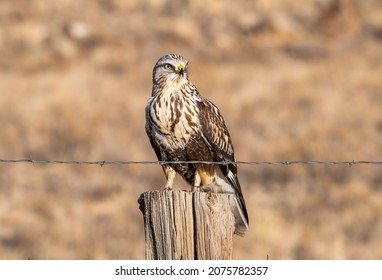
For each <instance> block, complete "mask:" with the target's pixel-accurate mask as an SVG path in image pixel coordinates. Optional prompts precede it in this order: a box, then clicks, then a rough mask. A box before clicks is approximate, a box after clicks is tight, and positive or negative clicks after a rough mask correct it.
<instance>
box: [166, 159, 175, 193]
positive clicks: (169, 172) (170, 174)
mask: <svg viewBox="0 0 382 280" xmlns="http://www.w3.org/2000/svg"><path fill="white" fill-rule="evenodd" d="M163 171H164V174H165V176H166V179H167V183H166V185H165V186H164V189H165V190H166V191H171V190H172V185H173V184H174V179H175V175H176V172H175V170H174V169H172V167H171V166H169V165H164V166H163Z"/></svg>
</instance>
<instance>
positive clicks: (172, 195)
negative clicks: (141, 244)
mask: <svg viewBox="0 0 382 280" xmlns="http://www.w3.org/2000/svg"><path fill="white" fill-rule="evenodd" d="M138 202H139V204H140V209H141V211H142V214H143V219H144V230H145V241H146V245H145V256H146V259H155V260H169V259H171V260H193V259H197V260H207V259H232V243H233V232H234V229H235V221H234V217H233V214H232V212H231V210H230V204H229V195H228V194H216V193H205V192H187V191H150V192H145V193H143V194H141V196H140V198H139V200H138Z"/></svg>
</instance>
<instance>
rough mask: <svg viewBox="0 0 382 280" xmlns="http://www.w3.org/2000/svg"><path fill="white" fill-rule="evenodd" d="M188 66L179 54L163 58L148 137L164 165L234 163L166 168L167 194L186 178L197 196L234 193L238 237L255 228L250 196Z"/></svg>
mask: <svg viewBox="0 0 382 280" xmlns="http://www.w3.org/2000/svg"><path fill="white" fill-rule="evenodd" d="M187 65H188V62H187V60H186V59H184V58H183V57H181V56H179V55H175V54H169V55H165V56H163V57H161V58H160V59H159V60H158V62H157V63H156V64H155V66H154V70H153V89H152V95H151V97H150V99H149V100H148V104H147V106H146V132H147V135H148V137H149V139H150V143H151V145H152V147H153V149H154V151H155V153H156V155H157V157H158V159H159V160H161V161H208V162H224V161H227V162H230V163H227V164H224V165H219V164H201V163H188V162H187V163H169V164H164V165H163V171H164V173H165V176H166V178H167V183H166V186H165V189H169V190H171V189H172V185H173V182H174V178H175V174H176V173H178V174H180V175H181V176H182V177H183V179H184V180H186V181H187V182H188V183H189V184H190V185H191V186H192V188H193V190H194V191H199V190H200V189H201V190H203V191H213V192H223V193H231V194H233V196H231V209H232V211H233V213H234V216H235V223H236V225H235V227H236V229H235V233H236V234H239V235H244V234H245V232H246V231H247V230H248V229H249V222H248V214H247V209H246V206H245V201H244V197H243V195H242V192H241V187H240V184H239V180H238V178H237V167H236V164H234V163H232V162H234V161H235V156H234V150H233V145H232V142H231V137H230V135H229V132H228V129H227V126H226V124H225V122H224V119H223V117H222V115H221V114H220V111H219V109H218V108H217V107H216V106H215V105H214V104H213V103H212V102H210V101H209V100H207V99H204V98H203V97H202V96H201V95H200V94H199V92H198V90H197V88H196V87H195V86H194V85H193V84H192V83H191V82H190V81H189V80H188V73H187Z"/></svg>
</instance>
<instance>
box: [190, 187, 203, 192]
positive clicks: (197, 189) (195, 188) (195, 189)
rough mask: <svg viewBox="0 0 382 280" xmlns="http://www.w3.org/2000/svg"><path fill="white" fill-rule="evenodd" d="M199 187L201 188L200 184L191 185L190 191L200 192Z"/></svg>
mask: <svg viewBox="0 0 382 280" xmlns="http://www.w3.org/2000/svg"><path fill="white" fill-rule="evenodd" d="M200 189H201V188H200V186H193V187H192V190H191V191H192V192H200Z"/></svg>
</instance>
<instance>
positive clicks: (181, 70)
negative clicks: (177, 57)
mask: <svg viewBox="0 0 382 280" xmlns="http://www.w3.org/2000/svg"><path fill="white" fill-rule="evenodd" d="M175 72H176V73H177V74H180V75H182V76H183V74H184V72H185V68H184V66H183V64H181V65H179V66H178V69H176V70H175Z"/></svg>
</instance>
